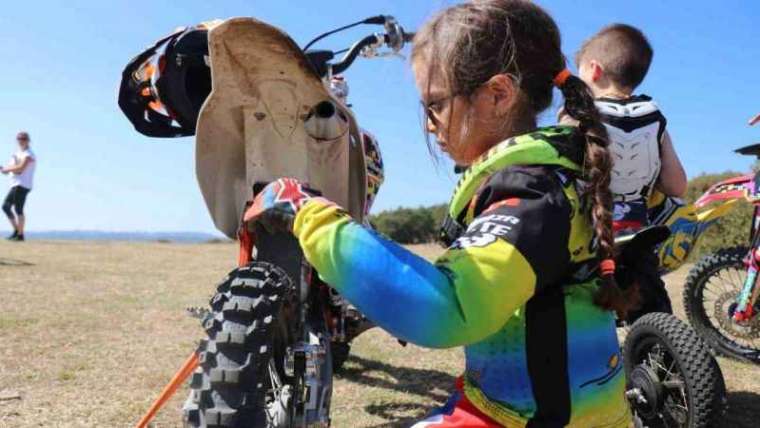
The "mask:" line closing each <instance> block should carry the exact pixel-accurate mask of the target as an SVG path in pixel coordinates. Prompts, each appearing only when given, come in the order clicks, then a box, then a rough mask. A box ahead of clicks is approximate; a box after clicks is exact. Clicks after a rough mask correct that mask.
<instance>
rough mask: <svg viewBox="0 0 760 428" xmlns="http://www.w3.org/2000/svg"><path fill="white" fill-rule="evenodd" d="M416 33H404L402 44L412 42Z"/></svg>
mask: <svg viewBox="0 0 760 428" xmlns="http://www.w3.org/2000/svg"><path fill="white" fill-rule="evenodd" d="M416 34H417V33H406V32H405V33H404V43H410V42H411V41H412V40H414V36H415V35H416Z"/></svg>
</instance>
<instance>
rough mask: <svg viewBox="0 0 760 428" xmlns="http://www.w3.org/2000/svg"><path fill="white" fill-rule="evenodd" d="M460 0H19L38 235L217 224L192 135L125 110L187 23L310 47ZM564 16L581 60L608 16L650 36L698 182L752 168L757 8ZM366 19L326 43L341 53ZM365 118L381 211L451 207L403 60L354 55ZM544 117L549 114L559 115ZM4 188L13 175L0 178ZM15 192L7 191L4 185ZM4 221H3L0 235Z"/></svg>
mask: <svg viewBox="0 0 760 428" xmlns="http://www.w3.org/2000/svg"><path fill="white" fill-rule="evenodd" d="M451 3H453V2H446V1H440V0H431V1H421V0H416V1H401V0H396V1H391V0H374V1H371V2H368V1H362V2H357V1H344V0H331V1H326V2H315V1H313V0H312V1H306V0H298V1H272V0H268V1H258V0H249V1H237V0H229V1H214V2H210V1H202V0H186V1H182V2H174V1H172V2H169V1H160V0H153V1H143V0H139V1H137V0H135V1H109V2H104V1H75V2H74V1H53V0H48V1H36V2H8V4H4V7H3V13H2V14H0V46H3V51H4V52H3V58H2V61H3V63H4V66H3V67H0V82H2V88H3V91H2V97H0V113H1V114H2V120H0V160H5V159H7V158H8V157H9V156H10V154H11V153H12V152H13V150H14V149H15V141H14V136H15V133H16V131H18V130H19V129H26V130H28V131H29V132H30V133H31V135H32V139H33V143H32V146H33V148H34V150H35V152H36V153H37V156H38V158H39V163H38V169H37V177H36V183H35V189H34V191H33V193H31V194H30V196H29V202H28V205H27V209H28V213H29V230H32V231H34V230H51V229H97V230H121V231H125V230H145V231H167V230H171V231H178V230H187V231H206V232H213V231H214V227H213V225H212V223H211V221H210V219H209V217H208V215H207V212H206V208H205V205H204V204H203V201H202V198H201V196H200V193H199V191H198V188H197V185H196V181H195V176H194V169H193V168H194V162H193V151H194V150H193V140H192V139H178V140H154V139H149V138H145V137H142V136H140V135H139V134H137V133H136V132H134V131H133V129H132V128H131V125H130V124H129V123H128V122H127V120H126V119H125V118H124V117H123V116H122V115H121V112H120V111H119V110H118V107H117V105H116V101H115V98H116V95H115V94H116V87H117V84H118V80H119V77H120V73H121V70H122V68H123V66H124V65H125V64H126V62H127V61H128V60H129V59H130V58H132V57H133V56H134V55H136V54H137V53H139V52H140V51H141V50H142V49H143V48H144V47H146V46H148V45H149V44H151V43H152V42H153V41H154V40H156V39H157V38H159V37H160V36H163V35H165V34H168V33H169V32H171V31H172V30H173V29H174V28H175V27H177V26H180V25H187V24H194V23H198V22H200V21H203V20H207V19H211V18H227V17H232V16H254V17H256V18H258V19H261V20H264V21H267V22H269V23H271V24H274V25H276V26H278V27H280V28H282V29H284V30H285V31H287V32H289V33H290V35H291V36H292V37H293V38H294V39H295V40H296V41H297V42H298V43H299V44H301V45H303V43H305V42H306V41H308V40H309V39H310V38H311V37H312V36H315V35H317V34H319V33H321V32H323V31H327V30H329V29H332V28H335V27H337V26H340V25H343V24H346V23H350V22H353V21H355V20H358V19H361V18H364V17H367V16H370V15H376V14H391V15H394V16H396V17H397V18H398V19H399V21H400V22H401V23H402V24H403V25H404V26H405V27H406V28H409V29H414V28H416V27H418V26H419V25H421V24H422V22H424V20H425V18H426V17H428V16H429V15H430V14H431V13H433V12H434V11H436V10H438V9H440V8H441V7H444V6H445V5H447V4H451ZM539 3H540V4H541V5H543V6H544V7H546V8H547V9H548V10H549V11H550V12H551V13H552V15H553V16H554V17H555V19H556V20H557V22H558V24H559V26H560V28H561V30H562V34H563V45H564V46H563V47H564V50H565V52H566V54H567V55H568V57H572V55H573V53H574V52H575V50H576V49H577V48H578V46H579V45H580V43H581V41H582V40H583V39H584V38H586V37H588V36H589V35H590V34H592V33H593V32H595V31H596V30H598V29H599V28H600V27H602V26H603V25H605V24H608V23H610V22H626V23H629V24H633V25H636V26H638V27H640V28H642V29H643V30H644V32H645V33H646V34H647V35H648V37H649V38H650V41H651V43H652V45H653V46H654V49H655V57H654V63H653V66H652V68H651V71H650V75H649V77H648V78H647V80H646V81H645V83H644V85H643V86H642V87H641V88H640V89H641V92H643V93H647V94H649V95H652V96H654V97H655V98H656V99H657V100H658V102H659V104H660V106H661V108H662V109H663V111H664V112H665V114H666V116H667V117H668V120H669V125H668V126H669V130H670V133H671V135H672V136H673V139H674V142H675V144H676V149H677V150H678V152H679V153H680V155H681V158H682V160H683V162H684V165H685V167H686V169H687V172H688V173H689V175H690V176H694V175H697V174H699V173H701V172H705V171H707V172H715V171H724V170H727V169H734V170H744V169H747V168H748V167H749V165H750V163H751V161H750V159H748V158H742V157H740V156H738V155H735V154H733V152H732V150H733V149H734V148H737V147H739V146H742V145H746V144H750V143H752V142H754V141H760V127H757V128H749V127H748V126H747V125H746V121H747V119H748V118H749V117H750V116H751V115H753V114H754V113H756V112H758V111H760V96H759V95H760V94H759V91H758V81H760V72H758V71H757V70H759V69H760V55H758V54H757V51H758V40H760V27H759V26H758V25H757V22H758V21H760V3H758V2H754V1H723V2H714V1H709V2H708V1H701V0H697V1H690V2H681V1H678V2H663V1H629V2H617V1H615V2H613V1H567V0H553V1H552V0H546V1H540V2H539ZM370 31H373V30H372V29H371V28H360V29H356V30H353V31H351V32H348V33H346V34H344V35H342V36H339V37H336V38H335V39H332V41H328V42H327V43H325V44H323V45H322V46H326V47H330V48H342V47H345V46H346V45H348V44H350V43H351V42H352V41H354V40H356V39H358V38H360V37H361V36H363V35H365V33H368V32H370ZM347 78H348V80H349V81H350V84H351V97H350V98H351V102H352V103H353V105H354V110H355V112H356V113H357V115H358V117H359V120H360V123H361V124H362V126H364V127H365V128H367V129H369V130H371V131H372V132H373V133H374V134H375V135H376V136H377V137H378V138H379V140H380V143H381V147H382V150H383V155H384V158H385V162H386V177H387V178H386V184H385V185H384V187H383V188H382V189H381V191H380V195H379V197H378V200H377V203H376V210H377V209H387V208H392V207H396V206H399V205H405V206H416V205H426V204H431V203H438V202H444V201H446V200H447V199H448V196H449V192H450V190H451V188H452V186H453V183H454V182H455V179H456V177H455V176H454V175H453V174H452V173H451V172H450V165H449V164H447V163H443V164H441V165H439V166H435V165H434V163H433V162H432V161H431V160H430V157H429V155H428V154H427V149H426V147H425V144H424V138H423V135H422V131H421V129H420V126H419V111H418V108H417V106H418V101H417V100H418V97H417V93H416V90H415V88H414V84H413V79H412V75H411V72H410V70H409V66H408V63H407V62H404V61H403V60H400V59H384V60H371V61H369V60H364V61H357V63H356V64H355V66H354V67H352V68H351V69H350V70H349V71H348V72H347ZM557 106H558V101H556V100H555V107H553V108H552V109H550V111H547V113H546V114H545V115H544V116H545V120H550V118H551V117H552V116H553V114H554V110H555V109H556V107H557ZM0 183H2V182H0ZM0 190H2V192H3V193H4V192H5V189H4V188H0ZM7 228H8V226H7V225H6V224H3V223H1V222H0V230H5V229H7Z"/></svg>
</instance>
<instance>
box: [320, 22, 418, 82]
mask: <svg viewBox="0 0 760 428" xmlns="http://www.w3.org/2000/svg"><path fill="white" fill-rule="evenodd" d="M397 28H398V31H399V32H400V33H401V34H389V33H384V34H373V35H371V36H367V37H365V38H363V39H361V40H359V41H358V42H356V43H354V45H353V46H351V49H349V51H348V52H347V53H346V54H345V55H344V56H343V58H342V59H341V60H340V61H338V62H337V63H335V64H333V65H332V73H333V74H340V73H342V72H344V71H346V70H347V69H348V67H350V66H351V64H353V63H354V61H355V60H356V57H357V56H359V54H360V53H361V52H362V50H363V49H364V48H366V47H368V46H372V45H375V44H384V45H386V46H388V47H390V48H392V49H393V50H394V51H396V52H397V51H399V50H401V48H402V47H403V46H404V44H406V43H409V42H411V41H412V39H413V38H414V34H415V33H407V32H405V31H404V30H403V29H402V28H401V27H400V26H397ZM398 36H401V37H400V39H401V43H400V45H399V44H398Z"/></svg>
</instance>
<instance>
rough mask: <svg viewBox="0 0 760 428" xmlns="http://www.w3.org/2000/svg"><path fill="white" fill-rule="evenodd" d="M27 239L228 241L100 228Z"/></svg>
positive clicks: (197, 235)
mask: <svg viewBox="0 0 760 428" xmlns="http://www.w3.org/2000/svg"><path fill="white" fill-rule="evenodd" d="M26 238H27V239H45V240H77V241H132V242H154V241H169V242H179V243H188V244H190V243H198V242H208V241H227V240H228V239H227V238H226V237H223V236H221V235H212V234H210V233H202V232H105V231H98V230H48V231H39V232H33V231H29V232H27V233H26Z"/></svg>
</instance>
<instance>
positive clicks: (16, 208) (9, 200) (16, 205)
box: [3, 186, 30, 217]
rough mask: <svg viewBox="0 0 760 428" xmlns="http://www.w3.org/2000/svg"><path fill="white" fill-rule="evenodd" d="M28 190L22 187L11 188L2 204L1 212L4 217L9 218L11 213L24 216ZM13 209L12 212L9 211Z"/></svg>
mask: <svg viewBox="0 0 760 428" xmlns="http://www.w3.org/2000/svg"><path fill="white" fill-rule="evenodd" d="M29 191H30V190H29V189H27V188H26V187H23V186H13V187H11V190H10V191H9V192H8V196H6V197H5V201H4V202H3V211H4V212H5V215H7V216H8V217H11V215H12V213H13V212H15V213H16V215H24V204H25V203H26V195H28V194H29ZM11 208H13V212H12V211H11Z"/></svg>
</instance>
